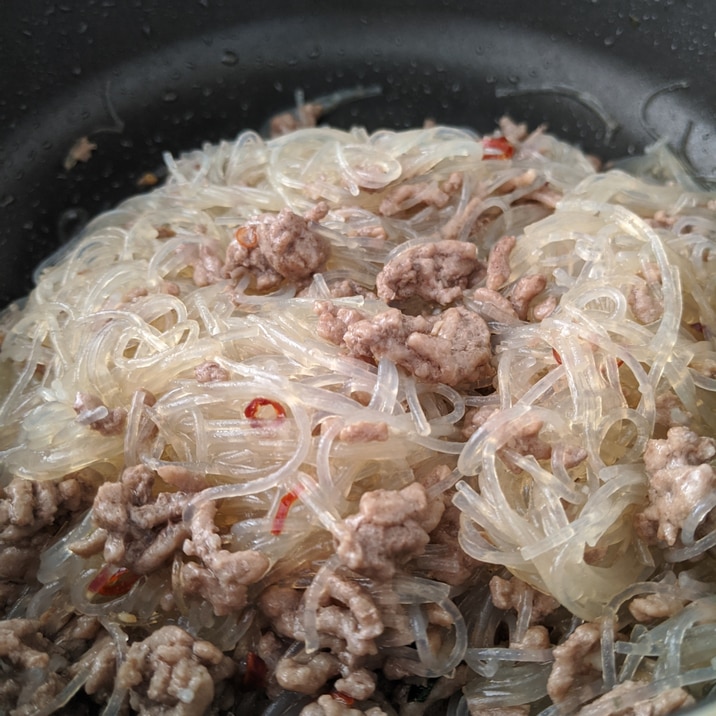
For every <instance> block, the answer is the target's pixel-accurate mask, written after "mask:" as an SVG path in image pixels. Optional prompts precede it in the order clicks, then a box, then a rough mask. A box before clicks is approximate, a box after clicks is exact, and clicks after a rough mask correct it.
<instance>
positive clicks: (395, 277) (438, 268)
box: [376, 241, 485, 306]
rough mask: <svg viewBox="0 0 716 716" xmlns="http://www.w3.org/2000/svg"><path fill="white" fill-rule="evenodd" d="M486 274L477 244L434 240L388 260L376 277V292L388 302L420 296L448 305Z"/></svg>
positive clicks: (426, 299)
mask: <svg viewBox="0 0 716 716" xmlns="http://www.w3.org/2000/svg"><path fill="white" fill-rule="evenodd" d="M484 274H485V269H484V267H483V265H482V262H481V261H479V260H478V258H477V247H476V246H475V244H472V243H469V242H466V241H435V242H429V243H425V244H418V245H417V246H412V247H411V248H409V249H406V250H405V251H401V252H400V253H399V254H398V255H397V256H395V257H394V258H393V259H391V260H390V261H388V262H387V263H386V264H385V266H384V267H383V269H382V270H381V272H380V273H379V274H378V276H377V278H376V291H377V293H378V296H379V297H380V298H381V299H383V300H384V301H386V302H390V301H405V300H407V299H409V298H411V297H412V296H418V297H420V298H422V299H423V300H425V301H431V302H434V303H438V304H440V305H441V306H446V305H448V304H450V303H453V302H454V301H456V300H457V299H459V298H460V297H461V296H462V292H463V291H464V290H466V289H468V288H472V287H474V286H475V284H476V283H477V282H478V281H479V280H480V279H481V278H482V277H483V276H484Z"/></svg>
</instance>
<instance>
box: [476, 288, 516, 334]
mask: <svg viewBox="0 0 716 716" xmlns="http://www.w3.org/2000/svg"><path fill="white" fill-rule="evenodd" d="M472 300H473V301H474V302H475V310H476V311H477V312H478V313H479V314H480V315H481V316H482V317H483V318H484V319H485V320H486V321H497V322H499V323H505V324H507V325H512V324H514V323H518V322H519V320H520V319H519V318H518V317H517V312H516V311H515V309H514V307H513V306H512V304H511V303H510V301H509V299H508V298H505V297H504V296H503V295H502V294H501V293H499V292H497V291H493V290H492V289H489V288H486V287H484V286H480V287H479V288H476V289H475V290H474V291H473V293H472Z"/></svg>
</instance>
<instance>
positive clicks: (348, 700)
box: [331, 690, 356, 706]
mask: <svg viewBox="0 0 716 716" xmlns="http://www.w3.org/2000/svg"><path fill="white" fill-rule="evenodd" d="M331 698H332V699H334V700H336V701H338V702H339V703H342V704H343V705H344V706H353V704H354V703H355V702H356V700H355V699H354V698H353V697H352V696H349V695H348V694H344V693H343V692H342V691H336V690H334V691H331Z"/></svg>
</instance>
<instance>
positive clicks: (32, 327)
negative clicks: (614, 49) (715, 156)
mask: <svg viewBox="0 0 716 716" xmlns="http://www.w3.org/2000/svg"><path fill="white" fill-rule="evenodd" d="M166 163H167V166H168V169H169V178H168V180H167V182H166V184H165V185H164V186H161V187H159V188H157V189H155V190H153V191H151V192H150V193H147V194H144V195H141V196H136V197H134V198H131V199H129V200H128V201H125V202H124V203H123V204H122V205H121V206H119V208H117V209H116V210H114V211H111V212H108V213H106V214H103V215H102V216H100V217H98V218H97V219H95V220H94V221H93V222H92V223H91V224H90V225H89V226H88V227H87V228H86V229H85V231H84V232H83V233H82V234H81V236H79V237H78V238H77V239H76V240H75V241H73V242H72V243H71V244H70V245H68V246H67V247H66V248H64V249H63V250H62V252H61V253H60V254H58V255H56V256H54V257H53V258H52V259H50V260H49V261H48V262H46V263H45V265H43V266H41V267H40V268H39V269H38V272H37V277H36V283H37V287H36V288H35V290H34V291H33V292H32V293H31V294H30V296H29V297H28V298H27V299H26V300H24V301H22V302H20V303H18V304H16V305H12V306H10V307H9V308H7V309H6V310H5V312H4V314H3V316H2V323H1V327H2V339H3V342H2V353H1V354H0V357H1V362H0V381H1V385H2V407H1V417H0V440H1V442H0V449H1V452H0V455H1V456H2V480H3V483H2V484H3V496H2V500H1V501H0V520H1V531H0V542H1V549H2V559H1V560H0V577H1V578H2V581H1V582H0V604H2V608H3V615H4V617H3V620H2V621H1V622H0V663H1V664H2V669H1V670H0V681H1V682H2V688H1V689H0V699H1V700H2V708H1V709H0V710H3V711H4V712H6V713H10V714H30V713H32V714H50V713H53V712H55V711H57V710H59V709H62V708H64V707H65V706H66V705H69V706H67V708H79V705H81V704H86V703H91V702H95V703H97V704H100V705H101V709H102V713H103V714H105V716H110V715H112V714H120V713H126V712H127V710H128V709H129V710H130V711H131V712H139V713H156V714H170V713H171V714H205V713H216V714H218V713H241V714H266V716H278V715H279V714H283V715H286V716H287V715H289V714H291V715H296V714H302V715H303V716H324V715H325V716H329V715H333V714H349V715H350V716H353V715H354V714H361V713H365V714H370V716H380V715H381V714H388V715H393V714H402V715H405V716H407V715H410V716H416V715H419V714H439V713H449V714H453V715H455V714H462V715H465V714H468V713H470V714H472V715H473V716H476V715H477V714H480V715H489V714H498V713H499V714H502V715H503V716H504V714H511V715H520V714H537V713H541V714H544V715H547V714H572V713H580V714H583V715H587V714H591V715H593V716H596V715H598V714H614V713H620V714H631V713H637V712H638V713H658V714H667V713H671V712H673V711H676V710H678V709H680V708H681V707H683V706H686V705H688V704H690V703H693V702H694V701H702V700H706V699H709V698H710V697H712V696H713V692H714V684H716V663H715V661H714V655H716V559H715V558H716V552H715V551H714V550H715V548H716V511H715V510H714V507H715V506H716V489H715V488H716V476H715V475H714V455H715V454H716V442H715V441H714V438H713V435H714V432H715V430H716V412H715V407H716V397H715V395H714V392H715V391H716V344H715V342H714V331H715V330H716V270H715V268H716V251H715V250H714V248H715V241H716V213H715V211H714V210H715V209H716V194H714V193H709V192H706V191H703V190H701V189H700V188H699V186H698V185H697V184H696V183H695V182H694V181H693V180H692V179H691V178H690V177H689V176H688V174H687V173H686V172H685V171H684V170H683V169H682V167H681V165H680V164H679V162H678V161H677V160H676V159H675V158H674V156H673V155H672V154H670V152H669V151H668V149H667V148H666V146H665V145H663V144H657V145H655V146H654V147H652V148H651V149H650V151H649V152H648V153H647V154H646V155H645V156H644V157H642V158H640V159H638V160H637V159H631V160H629V161H628V162H625V163H624V164H622V165H619V164H617V165H616V166H615V167H614V168H612V169H610V170H609V171H604V172H600V171H598V170H597V169H596V168H595V165H596V164H597V162H596V161H595V160H594V159H593V158H590V157H587V156H585V155H584V154H583V153H582V152H580V151H579V150H578V149H576V148H574V147H571V146H568V145H567V144H564V143H562V142H560V141H558V140H557V139H555V138H553V137H551V136H549V135H548V134H546V133H545V132H544V131H543V130H538V131H535V132H533V133H531V134H528V133H527V131H526V130H525V128H524V127H522V126H517V125H515V124H514V123H512V122H510V121H509V120H503V121H502V122H501V124H500V128H499V130H496V132H495V133H494V134H493V135H491V136H486V137H479V136H477V135H475V134H474V133H471V132H469V131H465V130H460V129H453V128H447V127H433V128H425V129H420V130H412V131H403V132H392V131H379V132H376V133H375V134H370V135H369V134H368V133H367V132H365V131H364V130H362V129H354V130H351V131H350V132H344V131H337V130H333V129H327V128H309V129H300V130H298V131H296V132H293V133H291V134H288V135H286V136H283V137H280V138H276V139H272V140H270V141H264V140H263V139H261V138H260V137H259V136H258V135H257V134H255V133H252V132H245V133H242V134H241V135H240V136H239V137H238V138H237V140H236V141H234V142H222V143H220V144H218V145H206V146H204V147H203V148H202V149H201V150H199V151H195V152H191V153H189V154H186V155H184V156H182V157H180V158H178V159H175V158H172V157H170V156H167V157H166ZM73 704H74V706H73Z"/></svg>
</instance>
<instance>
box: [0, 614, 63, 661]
mask: <svg viewBox="0 0 716 716" xmlns="http://www.w3.org/2000/svg"><path fill="white" fill-rule="evenodd" d="M41 628H42V624H41V622H40V621H39V620H37V619H5V620H4V621H0V658H2V659H6V660H7V661H9V662H10V663H11V664H13V665H14V666H16V667H19V668H21V669H44V668H45V667H46V666H47V665H48V664H49V662H50V654H49V652H50V649H51V646H52V645H51V643H50V642H49V641H48V640H47V639H46V638H45V637H44V636H43V634H42V631H41Z"/></svg>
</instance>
